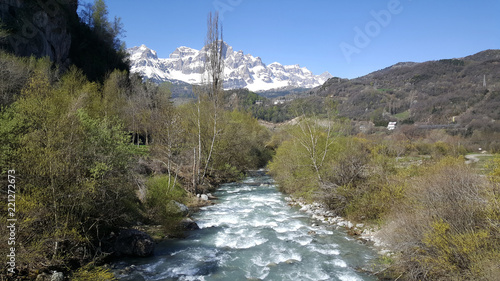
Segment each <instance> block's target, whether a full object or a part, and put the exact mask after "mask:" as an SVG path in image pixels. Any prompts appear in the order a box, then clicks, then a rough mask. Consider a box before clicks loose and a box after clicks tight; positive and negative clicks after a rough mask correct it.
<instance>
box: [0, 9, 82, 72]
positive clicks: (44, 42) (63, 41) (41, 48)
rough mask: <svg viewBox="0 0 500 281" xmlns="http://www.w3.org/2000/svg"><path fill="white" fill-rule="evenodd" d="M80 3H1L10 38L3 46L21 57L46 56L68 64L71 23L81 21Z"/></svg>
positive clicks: (3, 21) (3, 18)
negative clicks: (79, 13)
mask: <svg viewBox="0 0 500 281" xmlns="http://www.w3.org/2000/svg"><path fill="white" fill-rule="evenodd" d="M77 6H78V1H77V0H2V2H1V3H0V19H1V22H2V24H3V26H4V28H6V29H7V30H8V33H9V36H8V37H7V39H6V40H3V42H0V44H1V47H2V48H3V49H6V50H8V51H10V52H13V53H14V54H16V55H18V56H31V55H34V56H36V57H44V56H49V57H50V59H51V60H52V61H53V62H55V63H56V64H58V65H63V66H67V65H69V63H70V62H69V59H68V58H69V51H70V47H71V34H70V30H69V28H68V27H69V26H70V25H69V23H70V22H71V21H74V20H75V19H76V20H78V15H77V12H76V10H77Z"/></svg>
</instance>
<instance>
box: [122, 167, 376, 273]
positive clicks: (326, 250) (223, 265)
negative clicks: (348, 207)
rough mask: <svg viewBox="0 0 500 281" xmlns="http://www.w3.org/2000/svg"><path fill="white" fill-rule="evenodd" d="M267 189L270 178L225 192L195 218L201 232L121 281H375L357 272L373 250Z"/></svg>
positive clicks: (163, 248)
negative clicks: (351, 239) (315, 219)
mask: <svg viewBox="0 0 500 281" xmlns="http://www.w3.org/2000/svg"><path fill="white" fill-rule="evenodd" d="M269 182H271V179H270V178H269V177H256V178H248V179H246V180H244V181H243V182H242V183H232V184H227V185H222V186H221V187H220V188H219V190H218V191H217V193H215V194H214V195H216V196H217V198H219V199H218V200H217V204H215V205H211V206H206V207H203V208H201V211H200V212H199V213H197V214H196V215H195V216H194V219H195V220H196V221H197V223H198V225H199V226H200V228H201V229H200V230H198V231H193V232H191V235H190V236H189V237H188V238H186V239H183V240H169V241H166V242H164V243H162V244H160V245H158V247H157V250H156V252H157V253H160V254H158V255H157V256H155V257H152V258H149V259H145V260H131V261H129V264H130V263H133V264H136V265H137V268H138V270H137V271H136V272H134V273H131V274H130V275H129V276H125V275H118V277H119V278H120V279H123V280H127V281H129V280H136V277H137V279H141V278H142V279H144V280H148V281H149V280H203V281H205V280H206V281H209V280H228V281H229V280H230V281H234V280H245V279H260V280H350V281H351V280H352V281H357V280H374V278H372V277H370V276H368V275H365V274H362V273H358V272H356V271H355V270H354V269H353V268H355V267H360V266H362V265H363V264H366V263H367V262H369V261H370V260H371V259H372V258H373V257H374V255H373V253H372V252H371V250H370V249H369V248H367V247H366V246H363V245H360V244H359V243H357V242H356V241H349V240H348V239H349V238H348V239H346V237H345V234H344V233H342V232H338V231H336V230H334V229H332V228H329V227H327V226H325V225H323V224H322V223H321V222H318V221H314V220H312V219H311V218H310V217H309V215H307V214H304V213H303V212H299V211H298V209H297V208H293V207H290V206H288V205H287V202H286V201H285V200H284V199H283V195H282V194H281V193H279V192H278V190H277V189H276V187H275V186H274V185H272V184H268V183H269ZM313 222H314V225H315V226H311V225H313ZM318 224H319V226H317V225H318ZM141 263H142V264H141ZM120 264H121V263H120ZM126 265H127V262H125V263H124V265H121V266H123V267H125V266H126ZM139 276H140V277H139ZM127 278H128V279H127Z"/></svg>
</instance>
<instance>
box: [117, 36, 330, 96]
mask: <svg viewBox="0 0 500 281" xmlns="http://www.w3.org/2000/svg"><path fill="white" fill-rule="evenodd" d="M206 50H207V47H203V48H202V49H201V50H196V49H193V48H190V47H186V46H181V47H178V48H176V49H175V50H174V51H173V52H172V53H171V54H170V55H169V57H168V58H159V57H158V54H157V52H156V51H154V50H152V49H150V48H148V47H147V46H146V45H144V44H143V45H141V46H135V47H132V48H129V49H127V53H128V54H129V56H130V65H131V72H135V73H139V74H140V75H142V76H143V77H144V78H147V79H150V80H152V81H154V82H157V83H161V82H165V81H169V82H172V81H175V80H179V81H183V82H186V83H190V84H200V83H201V82H202V81H201V80H202V77H203V73H204V71H205V69H204V61H205V54H206ZM223 52H224V56H225V59H224V63H225V70H224V77H225V79H224V89H238V88H247V89H249V90H251V91H266V90H271V89H277V88H283V87H289V86H291V87H296V88H314V87H316V86H320V85H322V84H323V83H324V82H326V80H328V79H329V78H330V77H332V75H331V74H330V73H328V72H326V71H325V72H323V73H322V74H320V75H314V74H313V73H312V72H311V71H310V70H308V69H307V68H306V67H300V65H298V64H295V65H282V64H280V63H279V62H273V63H271V64H269V65H265V64H264V63H263V62H262V59H261V58H260V57H254V56H252V55H250V54H245V53H244V52H243V51H241V50H240V51H234V50H233V48H232V47H231V46H229V45H227V44H226V43H225V44H224V50H223Z"/></svg>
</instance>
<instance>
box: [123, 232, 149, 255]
mask: <svg viewBox="0 0 500 281" xmlns="http://www.w3.org/2000/svg"><path fill="white" fill-rule="evenodd" d="M154 247H155V244H154V241H153V238H151V236H149V235H148V234H146V233H144V232H142V231H139V230H136V229H123V230H121V231H120V234H119V235H118V237H116V241H115V245H114V249H115V253H116V254H117V255H119V256H120V255H125V256H135V257H147V256H151V255H153V252H154Z"/></svg>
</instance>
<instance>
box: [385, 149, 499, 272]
mask: <svg viewBox="0 0 500 281" xmlns="http://www.w3.org/2000/svg"><path fill="white" fill-rule="evenodd" d="M497 209H498V203H497V202H496V200H495V198H494V193H493V189H492V185H491V184H489V182H488V181H487V180H486V179H485V178H483V177H481V176H479V175H478V174H476V173H475V171H473V170H472V168H470V167H469V166H467V165H466V164H465V163H464V159H463V158H443V159H442V160H441V161H440V162H438V163H437V164H435V165H433V166H430V167H427V168H424V171H423V173H422V175H420V176H417V177H415V178H414V179H412V181H411V182H410V184H409V187H408V189H407V192H406V199H405V200H404V204H402V205H400V206H398V207H396V209H395V210H394V212H393V213H392V214H391V216H390V221H391V223H389V226H388V227H387V229H386V230H385V232H386V234H387V241H388V242H389V244H390V245H391V246H392V247H393V249H394V250H395V251H397V252H400V253H401V257H400V259H399V260H398V263H397V266H399V267H400V270H401V271H403V272H405V276H406V278H407V279H408V280H469V279H470V280H477V279H481V280H484V274H483V273H484V272H485V270H486V271H488V272H490V271H491V270H496V271H497V273H500V272H498V268H496V269H495V268H493V269H492V268H491V267H490V265H489V261H491V258H492V257H497V256H498V253H500V246H499V244H498V237H499V234H500V232H499V228H498V218H499V216H498V212H497V211H494V210H497ZM490 273H491V272H490ZM490 273H488V274H490Z"/></svg>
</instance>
